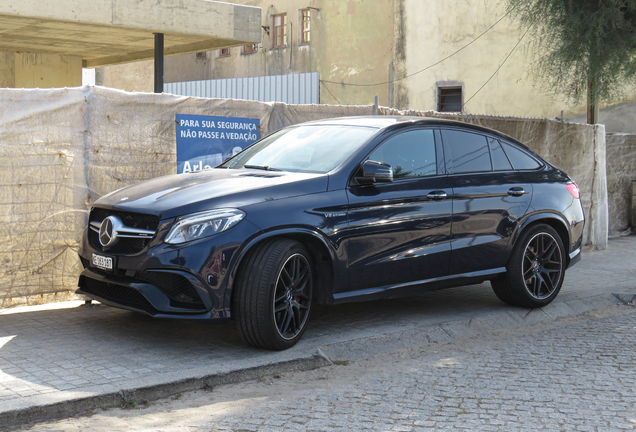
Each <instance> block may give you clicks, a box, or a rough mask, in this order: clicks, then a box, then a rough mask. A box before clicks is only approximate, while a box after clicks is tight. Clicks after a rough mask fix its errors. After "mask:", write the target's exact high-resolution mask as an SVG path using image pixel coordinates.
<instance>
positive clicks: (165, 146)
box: [0, 87, 622, 307]
mask: <svg viewBox="0 0 636 432" xmlns="http://www.w3.org/2000/svg"><path fill="white" fill-rule="evenodd" d="M371 112H372V107H371V106H370V105H367V106H329V105H295V106H294V105H285V104H281V103H274V104H264V103H259V102H250V101H236V100H223V99H203V98H189V97H178V96H173V95H167V94H160V95H157V94H152V93H127V92H123V91H117V90H112V89H106V88H100V87H82V88H70V89H52V90H19V89H0V142H2V143H3V145H2V146H0V168H1V169H0V244H1V245H2V248H0V307H7V306H13V305H18V304H24V303H41V302H48V301H56V300H65V299H68V298H69V297H71V296H72V293H73V291H74V290H75V287H76V282H77V276H78V274H79V271H80V264H79V260H78V257H77V255H76V251H77V247H78V244H79V240H80V238H81V236H82V233H83V229H84V227H85V226H86V220H87V216H88V211H87V210H88V208H89V206H90V205H91V203H92V202H94V201H95V200H96V199H97V198H99V197H100V196H102V195H104V194H106V193H108V192H110V191H113V190H115V189H119V188H121V187H123V186H126V185H129V184H133V183H137V182H140V181H142V180H145V179H150V178H154V177H157V176H160V175H165V174H172V173H175V172H176V145H175V122H174V119H175V115H176V114H177V113H179V114H209V115H222V116H233V117H251V118H258V119H260V124H261V134H262V135H265V134H267V133H268V132H271V131H274V130H276V129H278V128H280V127H283V126H286V125H289V124H294V123H299V122H302V121H308V120H315V119H320V118H327V117H336V116H345V115H364V114H371ZM381 112H382V113H384V114H401V113H400V112H398V111H396V110H390V109H388V108H382V109H381ZM402 114H414V115H436V116H439V114H436V113H429V112H403V113H402ZM445 117H448V118H457V119H459V120H461V121H467V122H473V123H479V124H484V125H486V126H490V127H493V128H495V129H499V130H501V131H503V132H506V133H509V134H510V135H512V136H515V137H517V138H518V139H520V140H522V141H523V142H526V143H527V144H528V145H529V146H530V147H532V148H533V149H535V150H536V151H537V152H539V154H541V155H542V156H543V157H545V158H546V159H547V160H548V161H551V162H554V163H556V164H557V165H558V166H560V167H562V168H563V169H565V170H566V171H567V172H569V173H570V174H571V175H572V176H573V177H574V178H575V179H576V180H577V181H578V182H579V185H581V190H582V200H583V205H584V208H585V209H586V212H587V223H586V230H585V240H586V241H587V243H588V244H590V243H593V244H594V245H595V246H596V247H598V248H603V247H604V246H605V245H606V242H607V226H608V222H607V215H606V214H605V217H604V216H603V210H604V211H605V212H606V211H607V189H606V183H605V181H606V177H605V163H604V161H605V139H604V138H605V134H604V131H603V128H602V126H601V127H599V126H588V125H577V124H565V123H561V122H557V121H553V120H537V119H511V118H498V117H486V116H460V117H456V116H455V117H454V116H448V115H446V116H445ZM34 119H37V121H34ZM619 205H622V204H620V203H619Z"/></svg>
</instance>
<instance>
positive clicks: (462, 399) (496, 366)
mask: <svg viewBox="0 0 636 432" xmlns="http://www.w3.org/2000/svg"><path fill="white" fill-rule="evenodd" d="M635 349H636V310H635V309H634V308H633V307H630V306H616V307H615V308H613V309H612V310H611V311H609V312H608V311H605V312H603V313H600V312H599V313H597V315H587V316H583V317H581V316H579V317H573V318H567V319H564V320H557V321H556V322H553V323H550V324H546V325H545V326H538V327H537V328H530V329H521V330H515V331H511V332H499V333H496V334H488V335H484V336H480V337H478V338H472V339H466V340H457V341H454V342H448V343H444V344H431V345H428V346H426V347H422V348H420V349H417V350H408V351H401V352H397V353H392V354H387V355H383V356H378V357H374V358H371V359H367V360H364V361H353V362H350V363H347V364H340V365H336V366H334V367H329V368H324V369H320V370H316V371H312V372H304V373H290V374H286V375H283V376H282V377H271V378H269V379H264V380H260V381H255V382H248V383H243V384H237V385H231V386H225V387H221V388H219V389H214V390H213V391H198V392H192V393H187V394H184V395H182V396H181V397H179V398H172V399H171V400H166V401H162V402H156V403H151V404H149V405H148V406H147V407H146V408H143V409H134V410H131V409H127V410H123V409H113V410H108V411H100V412H98V413H95V414H94V415H93V416H91V417H83V418H74V419H67V420H63V421H58V422H50V423H46V424H39V425H35V426H32V427H31V428H30V429H24V430H29V431H36V430H37V431H59V430H64V431H80V430H91V431H101V430H136V431H139V430H148V431H150V430H152V431H176V430H191V431H282V430H285V431H314V430H320V431H322V430H330V431H331V430H343V431H357V430H371V431H376V430H377V431H428V430H441V429H449V430H486V431H489V430H497V431H499V430H505V431H516V430H518V431H531V430H555V431H557V430H558V431H613V430H632V429H634V428H636V351H635Z"/></svg>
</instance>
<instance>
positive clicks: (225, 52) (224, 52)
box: [219, 48, 230, 57]
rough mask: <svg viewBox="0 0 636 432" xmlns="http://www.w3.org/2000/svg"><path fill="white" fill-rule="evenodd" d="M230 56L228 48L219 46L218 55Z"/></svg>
mask: <svg viewBox="0 0 636 432" xmlns="http://www.w3.org/2000/svg"><path fill="white" fill-rule="evenodd" d="M229 56H230V49H229V48H221V49H220V50H219V57H229Z"/></svg>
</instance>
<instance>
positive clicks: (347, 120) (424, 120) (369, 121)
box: [290, 115, 538, 156]
mask: <svg viewBox="0 0 636 432" xmlns="http://www.w3.org/2000/svg"><path fill="white" fill-rule="evenodd" d="M405 123H411V124H418V125H436V126H458V127H461V128H463V129H472V130H474V131H478V132H483V133H489V134H492V135H496V136H499V137H500V138H504V139H508V140H510V141H512V142H514V143H516V144H518V145H520V146H521V147H522V148H524V149H525V150H528V151H530V152H531V153H532V154H534V155H535V156H538V155H536V154H535V153H534V152H533V151H532V150H531V149H529V148H528V147H527V146H525V145H523V144H522V143H521V142H519V141H518V140H516V139H515V138H513V137H511V136H510V135H507V134H505V133H503V132H499V131H498V130H495V129H490V128H488V127H484V126H479V125H475V124H472V123H466V122H461V121H457V120H447V119H442V118H437V117H419V116H383V115H369V116H351V117H335V118H327V119H322V120H314V121H309V122H305V123H298V124H295V125H291V126H290V127H294V126H300V125H303V126H304V125H337V126H363V127H371V128H375V129H387V130H389V129H392V128H394V127H398V126H399V125H402V124H405Z"/></svg>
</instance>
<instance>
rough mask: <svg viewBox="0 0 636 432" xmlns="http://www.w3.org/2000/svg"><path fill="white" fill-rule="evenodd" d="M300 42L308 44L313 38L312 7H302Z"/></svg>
mask: <svg viewBox="0 0 636 432" xmlns="http://www.w3.org/2000/svg"><path fill="white" fill-rule="evenodd" d="M300 16H301V20H302V22H301V23H300V31H301V33H300V43H301V44H308V43H309V42H310V40H311V9H301V10H300Z"/></svg>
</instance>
